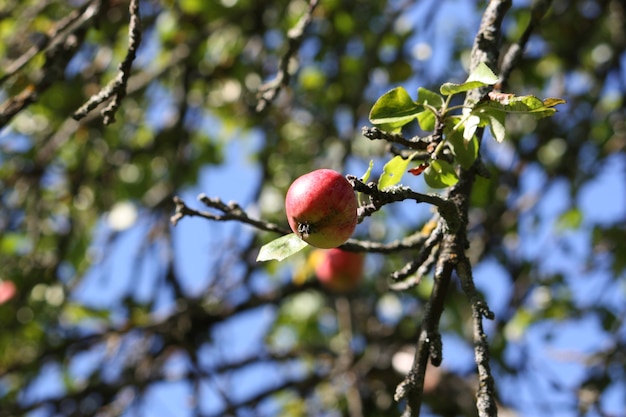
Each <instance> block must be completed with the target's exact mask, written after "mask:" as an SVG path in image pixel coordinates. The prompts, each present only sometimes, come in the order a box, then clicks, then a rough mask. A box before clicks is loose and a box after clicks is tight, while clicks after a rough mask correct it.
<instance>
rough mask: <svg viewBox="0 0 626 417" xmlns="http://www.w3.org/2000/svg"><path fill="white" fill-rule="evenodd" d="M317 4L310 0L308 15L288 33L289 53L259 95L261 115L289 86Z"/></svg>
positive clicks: (258, 109) (283, 57)
mask: <svg viewBox="0 0 626 417" xmlns="http://www.w3.org/2000/svg"><path fill="white" fill-rule="evenodd" d="M317 3H318V0H310V1H309V7H308V9H307V11H306V13H305V14H304V15H303V16H302V17H301V18H300V20H299V21H298V23H296V25H295V26H294V27H293V28H291V29H290V30H289V32H287V39H288V44H287V51H286V52H285V54H284V55H283V56H282V57H281V59H280V63H279V65H278V72H277V73H276V76H275V77H274V78H273V79H272V80H270V81H268V82H266V83H265V84H263V85H261V87H260V88H259V91H258V94H257V98H258V100H259V101H258V103H257V106H256V111H257V112H259V113H260V112H262V111H263V110H265V109H266V108H267V106H268V105H269V104H270V103H271V102H272V101H274V100H275V99H276V97H277V96H278V93H279V92H280V90H281V89H282V88H283V87H286V86H287V85H288V84H289V79H290V78H291V74H290V72H289V64H290V62H291V60H292V58H293V57H294V55H295V54H296V53H297V52H298V50H299V49H300V45H301V44H302V41H303V40H304V32H305V31H306V29H307V27H309V24H310V23H311V20H312V18H313V11H314V10H315V8H316V7H317Z"/></svg>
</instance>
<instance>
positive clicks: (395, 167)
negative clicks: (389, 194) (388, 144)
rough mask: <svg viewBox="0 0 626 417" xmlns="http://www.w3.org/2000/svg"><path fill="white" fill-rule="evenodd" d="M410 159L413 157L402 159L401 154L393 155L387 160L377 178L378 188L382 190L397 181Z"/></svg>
mask: <svg viewBox="0 0 626 417" xmlns="http://www.w3.org/2000/svg"><path fill="white" fill-rule="evenodd" d="M411 159H413V158H412V157H410V158H407V159H403V158H402V157H401V156H394V157H393V158H392V159H391V160H390V161H389V162H387V163H386V164H385V167H384V168H383V174H382V175H381V176H380V178H379V179H378V189H379V190H384V189H385V188H389V187H391V186H394V185H396V184H397V183H399V182H400V180H401V179H402V176H403V175H404V173H405V172H406V170H407V167H408V166H409V163H410V162H411Z"/></svg>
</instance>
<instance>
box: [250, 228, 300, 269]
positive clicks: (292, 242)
mask: <svg viewBox="0 0 626 417" xmlns="http://www.w3.org/2000/svg"><path fill="white" fill-rule="evenodd" d="M307 245H308V243H306V242H305V241H304V240H302V239H300V237H299V236H298V235H296V234H295V233H290V234H288V235H285V236H281V237H279V238H278V239H274V240H272V241H271V242H269V243H266V244H265V245H263V246H262V247H261V250H260V251H259V256H257V258H256V260H257V262H263V261H271V260H277V261H282V260H283V259H285V258H287V257H288V256H291V255H293V254H294V253H296V252H299V251H301V250H302V249H304V248H305V247H306V246H307Z"/></svg>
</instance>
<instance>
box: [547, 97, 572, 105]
mask: <svg viewBox="0 0 626 417" xmlns="http://www.w3.org/2000/svg"><path fill="white" fill-rule="evenodd" d="M565 103H567V101H565V100H563V99H562V98H547V99H545V100H543V105H544V106H546V107H554V106H557V105H559V104H565Z"/></svg>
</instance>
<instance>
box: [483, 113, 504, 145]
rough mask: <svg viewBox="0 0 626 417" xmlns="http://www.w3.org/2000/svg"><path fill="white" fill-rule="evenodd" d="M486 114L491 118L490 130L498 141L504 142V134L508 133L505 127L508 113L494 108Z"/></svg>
mask: <svg viewBox="0 0 626 417" xmlns="http://www.w3.org/2000/svg"><path fill="white" fill-rule="evenodd" d="M485 116H486V117H487V118H488V119H489V130H490V131H491V135H492V136H493V138H494V139H495V140H496V141H497V142H498V143H502V141H503V140H504V136H505V135H506V129H505V127H504V123H505V119H506V113H504V112H503V111H498V110H492V111H488V112H485Z"/></svg>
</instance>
